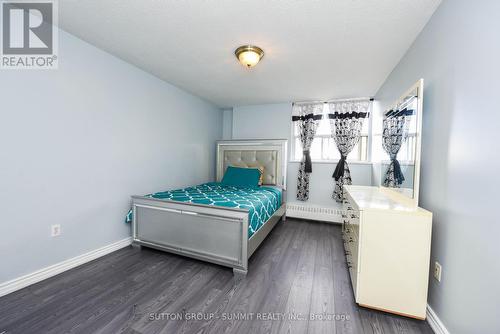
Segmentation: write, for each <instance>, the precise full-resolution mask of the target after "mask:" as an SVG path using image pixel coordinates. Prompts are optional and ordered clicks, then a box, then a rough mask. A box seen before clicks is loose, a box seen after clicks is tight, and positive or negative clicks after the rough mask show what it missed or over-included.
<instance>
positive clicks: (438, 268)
mask: <svg viewBox="0 0 500 334" xmlns="http://www.w3.org/2000/svg"><path fill="white" fill-rule="evenodd" d="M442 270H443V268H442V267H441V265H440V264H439V262H437V261H436V262H435V263H434V278H435V279H436V280H437V281H438V282H441V271H442Z"/></svg>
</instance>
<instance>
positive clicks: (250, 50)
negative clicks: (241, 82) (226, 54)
mask: <svg viewBox="0 0 500 334" xmlns="http://www.w3.org/2000/svg"><path fill="white" fill-rule="evenodd" d="M234 54H235V55H236V58H238V60H239V62H240V63H241V64H242V65H244V66H245V67H248V68H250V67H254V66H255V65H257V63H258V62H259V61H260V60H261V59H262V57H264V51H263V50H262V49H261V48H259V47H258V46H254V45H243V46H240V47H239V48H237V49H236V51H234Z"/></svg>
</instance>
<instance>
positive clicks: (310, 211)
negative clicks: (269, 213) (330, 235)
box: [286, 202, 342, 224]
mask: <svg viewBox="0 0 500 334" xmlns="http://www.w3.org/2000/svg"><path fill="white" fill-rule="evenodd" d="M286 216H287V217H292V218H302V219H311V220H319V221H325V222H329V223H338V224H340V223H341V222H342V210H341V209H338V208H332V207H324V206H320V205H314V204H307V203H297V202H291V203H287V204H286Z"/></svg>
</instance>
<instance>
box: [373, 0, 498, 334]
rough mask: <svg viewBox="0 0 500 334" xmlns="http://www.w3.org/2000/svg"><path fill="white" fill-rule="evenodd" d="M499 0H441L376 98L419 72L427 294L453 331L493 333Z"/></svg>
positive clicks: (390, 95) (393, 93)
mask: <svg viewBox="0 0 500 334" xmlns="http://www.w3.org/2000/svg"><path fill="white" fill-rule="evenodd" d="M499 13H500V2H499V1H495V0H483V1H469V0H453V1H451V0H445V1H443V3H442V4H441V6H440V7H439V8H438V10H437V11H436V13H435V14H434V15H433V17H432V18H431V20H430V21H429V23H428V24H427V26H426V27H425V28H424V30H423V31H422V33H421V34H420V35H419V37H418V38H417V39H416V41H415V42H414V44H413V46H412V47H411V48H410V50H409V51H408V53H407V54H406V55H405V56H404V58H403V59H402V60H401V62H400V63H399V65H398V66H397V67H396V68H395V70H394V71H393V72H392V74H391V75H390V76H389V77H388V79H387V81H386V82H385V83H384V85H383V86H382V88H381V89H380V91H379V92H378V94H377V99H380V100H383V101H390V100H392V99H394V98H397V97H398V96H399V95H398V94H401V93H402V92H403V91H404V90H405V89H406V88H408V87H410V86H411V85H412V84H413V83H414V82H415V81H416V80H417V79H419V78H421V77H422V78H424V79H425V84H424V86H425V87H424V107H423V137H422V169H421V185H420V205H421V206H423V207H424V208H426V209H429V210H431V211H433V212H434V222H433V224H434V225H433V238H432V260H431V261H432V262H434V261H435V260H438V261H439V262H440V263H441V264H442V265H443V273H442V281H441V283H438V282H437V281H435V280H434V279H431V280H430V287H429V288H430V290H429V304H430V305H431V307H432V308H433V309H434V310H435V311H436V313H437V314H438V316H439V317H440V319H441V320H442V321H443V322H444V324H445V326H446V327H447V328H448V330H449V331H450V332H451V333H457V334H458V333H499V332H500V317H499V316H498V310H499V296H500V283H499V282H500V261H499V255H500V242H499V239H500V225H499V218H498V212H497V211H496V209H495V208H496V206H497V205H498V202H499V200H500V195H499V192H498V189H500V177H499V176H498V172H499V170H500V155H499V154H498V140H499V136H498V133H499V126H500V112H499V111H498V98H499V96H500V95H499V92H500V82H499V77H500V76H499V75H500V43H499V32H500V20H499Z"/></svg>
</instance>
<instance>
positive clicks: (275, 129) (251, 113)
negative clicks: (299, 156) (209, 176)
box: [232, 103, 372, 208]
mask: <svg viewBox="0 0 500 334" xmlns="http://www.w3.org/2000/svg"><path fill="white" fill-rule="evenodd" d="M291 118H292V104H291V103H279V104H265V105H252V106H239V107H234V108H233V114H232V120H233V138H234V139H256V138H257V139H268V138H269V139H276V138H285V139H288V144H289V148H290V141H291V136H292V133H291V131H292V130H291ZM289 151H290V150H289ZM288 156H289V157H290V156H291V154H290V152H289V154H288ZM335 166H336V164H332V163H313V173H312V174H311V175H310V179H309V200H308V201H307V203H308V204H312V205H320V206H328V207H335V208H339V207H340V205H339V204H338V203H336V202H335V201H334V200H333V199H332V193H333V189H334V182H333V179H332V174H333V171H334V170H335ZM298 170H299V163H298V162H289V163H288V180H287V201H288V202H296V201H297V198H296V196H297V192H296V189H297V173H298ZM350 170H351V176H352V179H353V184H357V185H371V182H372V171H371V165H368V164H351V165H350Z"/></svg>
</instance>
